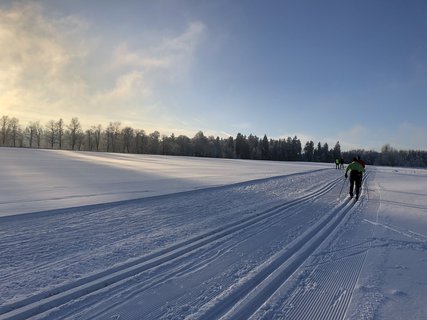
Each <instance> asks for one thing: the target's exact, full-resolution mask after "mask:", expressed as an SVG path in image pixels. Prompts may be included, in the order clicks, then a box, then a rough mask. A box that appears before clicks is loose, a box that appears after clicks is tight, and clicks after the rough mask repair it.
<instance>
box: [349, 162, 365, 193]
mask: <svg viewBox="0 0 427 320" xmlns="http://www.w3.org/2000/svg"><path fill="white" fill-rule="evenodd" d="M349 170H350V198H353V190H354V185H356V190H355V191H356V200H358V199H359V195H360V187H361V185H362V177H363V172H365V168H364V167H363V166H362V165H361V164H360V162H358V161H357V159H356V158H353V162H352V163H350V164H349V165H348V166H347V168H346V169H345V177H346V178H347V177H348V174H347V173H348V171H349Z"/></svg>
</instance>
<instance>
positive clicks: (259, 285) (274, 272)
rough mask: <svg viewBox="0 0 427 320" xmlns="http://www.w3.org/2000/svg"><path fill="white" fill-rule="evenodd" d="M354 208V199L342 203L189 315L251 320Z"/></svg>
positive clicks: (200, 317)
mask: <svg viewBox="0 0 427 320" xmlns="http://www.w3.org/2000/svg"><path fill="white" fill-rule="evenodd" d="M352 208H353V202H352V201H350V200H347V201H345V202H344V203H342V204H341V205H339V206H338V207H337V208H336V209H334V210H333V211H332V212H331V213H330V214H329V215H327V216H326V217H325V218H323V219H321V220H320V221H319V222H318V223H317V224H316V225H314V226H313V227H311V228H309V229H308V230H307V231H306V232H305V233H304V234H303V235H301V236H300V237H298V238H297V239H295V240H294V241H293V242H292V243H291V244H290V245H288V246H287V247H286V248H285V249H283V250H281V251H280V252H279V253H278V254H277V255H276V257H275V258H274V259H272V260H271V261H267V262H265V263H264V264H263V265H262V267H261V268H260V270H258V271H257V272H256V273H255V274H253V275H249V276H248V277H246V279H244V281H241V283H240V284H238V285H237V286H236V287H235V288H234V289H233V290H232V291H231V292H228V293H226V294H224V295H222V296H220V297H218V298H217V299H216V301H214V303H213V304H211V305H209V306H205V307H204V308H202V310H200V311H199V312H197V313H196V314H193V315H192V316H191V317H190V318H191V319H218V318H224V319H248V318H249V317H250V316H251V315H252V314H254V313H255V312H256V311H257V309H258V308H259V307H261V305H262V304H263V303H264V302H265V301H266V300H267V299H268V298H269V297H270V296H271V295H272V294H273V293H274V292H275V291H276V290H277V289H278V288H279V287H280V286H281V285H282V284H283V283H284V282H285V281H286V280H287V279H288V278H289V277H290V276H291V275H292V274H293V272H295V270H296V269H298V267H299V266H301V264H302V263H303V262H304V261H305V260H306V259H307V258H308V256H309V255H310V254H311V253H313V252H314V251H315V250H316V249H317V248H318V247H319V246H320V245H321V243H322V242H323V241H324V240H325V239H326V238H327V237H328V236H329V235H330V234H331V233H332V232H333V231H334V230H335V229H336V228H337V227H338V225H339V224H340V223H341V222H342V221H343V220H344V217H346V216H347V215H348V214H349V213H350V212H351V211H352ZM344 311H345V308H344ZM300 319H305V318H300ZM307 319H308V318H307Z"/></svg>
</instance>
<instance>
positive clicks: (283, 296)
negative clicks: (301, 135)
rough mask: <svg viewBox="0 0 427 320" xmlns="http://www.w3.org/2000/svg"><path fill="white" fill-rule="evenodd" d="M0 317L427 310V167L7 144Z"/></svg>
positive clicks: (409, 315) (370, 314) (308, 315)
mask: <svg viewBox="0 0 427 320" xmlns="http://www.w3.org/2000/svg"><path fill="white" fill-rule="evenodd" d="M0 161H1V164H2V166H1V168H2V169H1V171H0V181H1V182H2V183H1V186H0V252H1V255H0V320H1V319H27V318H32V319H219V318H222V319H427V305H426V303H425V301H426V296H427V275H426V270H427V171H426V170H422V169H405V168H385V167H368V168H367V173H366V174H365V178H364V183H363V190H362V195H361V198H360V199H359V201H358V202H354V201H353V200H351V201H350V199H349V198H348V195H347V192H348V180H344V178H343V171H342V170H336V169H335V166H334V165H333V164H313V163H286V162H265V161H242V160H225V159H206V158H188V157H165V156H147V155H127V154H108V153H87V152H69V151H53V150H32V149H11V148H0Z"/></svg>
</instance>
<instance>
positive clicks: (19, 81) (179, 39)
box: [0, 2, 205, 126]
mask: <svg viewBox="0 0 427 320" xmlns="http://www.w3.org/2000/svg"><path fill="white" fill-rule="evenodd" d="M47 10H48V9H47V8H46V7H43V5H42V4H36V3H32V2H31V3H28V4H22V3H19V4H14V5H12V6H9V7H7V8H6V7H5V6H3V8H2V9H0V42H1V43H4V44H7V45H4V46H2V49H1V50H0V70H1V72H0V115H10V116H15V117H18V118H19V119H20V120H21V123H23V122H28V121H37V120H40V121H42V123H43V121H48V120H51V119H58V118H64V119H71V117H75V116H77V117H79V119H80V121H81V122H82V124H83V125H85V124H86V125H87V126H89V125H93V124H97V123H99V121H101V120H102V121H105V120H106V119H110V120H109V121H122V122H127V123H128V124H129V125H132V124H133V123H135V124H136V125H138V126H142V122H143V121H144V122H145V121H147V122H149V123H155V122H156V119H167V117H168V114H167V112H164V110H166V108H165V107H162V106H161V96H158V95H157V94H159V92H161V88H162V86H163V84H164V82H165V81H170V80H171V79H172V80H176V79H181V77H182V76H185V74H186V72H187V70H188V69H189V68H190V67H191V65H192V62H193V59H194V54H195V50H196V48H197V47H198V45H200V42H201V39H202V38H203V35H204V34H205V26H204V25H203V24H202V23H200V22H193V23H189V24H188V25H187V26H186V28H185V29H184V31H183V32H181V33H178V34H176V35H175V36H170V35H169V36H167V37H166V36H161V37H157V38H155V37H151V39H152V40H151V42H150V43H144V44H143V47H140V48H139V49H138V50H131V49H130V48H138V44H137V43H135V42H131V41H123V38H120V40H118V39H112V38H108V39H102V38H101V37H100V36H97V35H93V34H91V33H90V31H91V29H90V22H88V21H85V20H83V19H81V18H79V17H78V16H73V15H67V16H64V15H60V14H59V13H58V12H47ZM156 34H158V31H157V30H156ZM107 41H108V43H107ZM100 42H102V43H100ZM108 47H112V48H115V49H113V50H112V52H113V54H112V55H109V56H108V55H107V54H106V52H108V50H107V51H105V48H108ZM101 48H102V49H101ZM105 59H107V61H105ZM106 66H109V67H106ZM159 112H162V113H163V114H162V115H159ZM165 122H166V120H165Z"/></svg>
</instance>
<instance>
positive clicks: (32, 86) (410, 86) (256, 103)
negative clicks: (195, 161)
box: [0, 0, 427, 150]
mask: <svg viewBox="0 0 427 320" xmlns="http://www.w3.org/2000/svg"><path fill="white" fill-rule="evenodd" d="M426 14H427V2H426V1H423V0H420V1H418V0H413V1H403V0H402V1H399V0H392V1H389V0H376V1H370V0H358V1H338V0H336V1H332V0H325V1H315V0H292V1H287V0H282V1H275V0H269V1H261V0H259V1H252V0H233V1H227V0H215V1H209V0H157V1H145V0H135V1H133V0H123V1H113V0H100V1H98V0H91V1H87V0H64V1H57V0H44V1H41V0H39V1H37V0H35V1H9V0H2V1H0V44H1V48H2V49H1V50H0V116H3V115H8V116H9V117H16V118H18V119H19V121H20V124H21V125H23V126H25V124H27V123H29V122H30V121H40V123H41V124H46V123H47V122H48V121H49V120H55V121H57V120H59V119H60V118H62V119H63V120H64V122H65V123H66V124H67V123H70V121H71V118H73V117H77V118H78V119H79V121H80V122H81V124H82V126H83V129H89V128H90V127H91V126H95V125H98V124H101V125H102V126H103V127H104V128H105V127H106V126H107V125H108V124H109V123H110V122H120V123H121V126H122V127H124V126H131V127H133V128H135V129H143V130H144V131H146V132H147V133H151V132H153V131H155V130H157V131H159V132H160V133H161V134H165V135H170V134H172V133H174V134H175V135H176V136H177V135H180V134H184V135H187V136H189V137H193V136H194V135H195V134H196V133H197V132H198V131H203V133H204V134H205V135H206V136H209V135H213V136H220V137H228V136H230V135H231V136H234V137H235V136H236V135H237V133H242V134H244V135H249V134H254V135H257V136H258V137H260V138H262V137H263V136H264V135H265V134H266V135H267V136H268V137H269V138H274V139H279V138H286V137H288V136H291V137H293V136H295V135H296V136H297V137H298V138H300V139H301V141H302V142H303V144H304V143H305V142H306V141H308V140H313V141H314V142H315V143H317V142H319V141H320V142H322V143H325V142H327V143H328V144H329V145H330V146H331V147H333V146H334V145H335V143H336V142H337V141H339V142H340V145H341V148H342V149H344V150H350V149H359V148H363V149H373V150H380V149H381V147H382V146H383V145H385V144H390V145H391V146H392V147H394V148H398V149H422V150H426V149H427V142H426V140H425V138H426V137H427V41H426V39H427V19H425V16H426Z"/></svg>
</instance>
